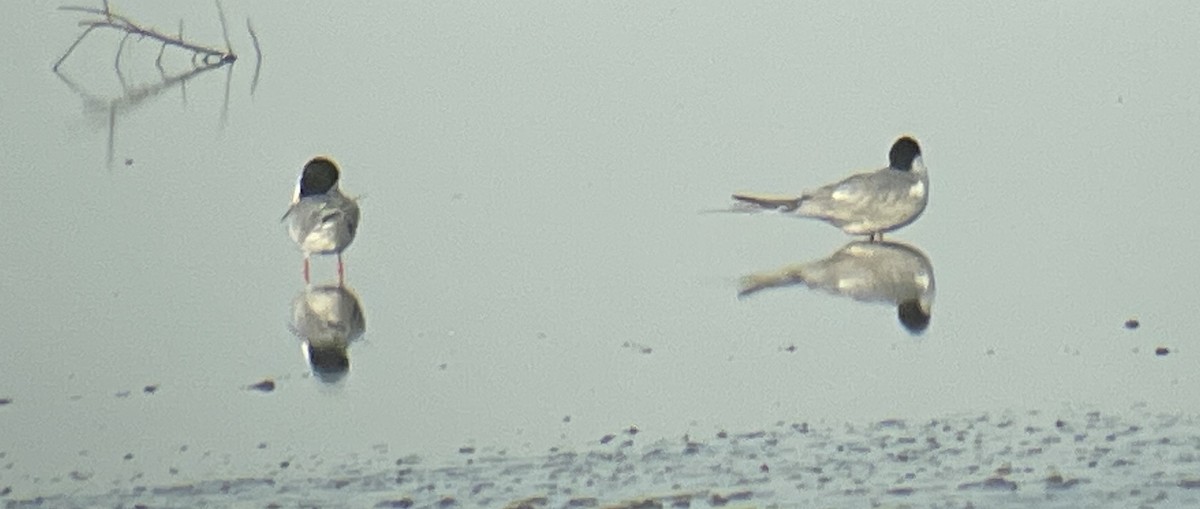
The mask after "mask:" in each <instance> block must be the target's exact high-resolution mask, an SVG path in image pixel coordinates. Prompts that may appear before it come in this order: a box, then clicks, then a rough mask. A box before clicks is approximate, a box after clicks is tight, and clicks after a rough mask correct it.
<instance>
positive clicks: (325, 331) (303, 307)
mask: <svg viewBox="0 0 1200 509" xmlns="http://www.w3.org/2000/svg"><path fill="white" fill-rule="evenodd" d="M289 328H291V330H292V333H294V334H295V335H296V337H298V338H300V340H301V341H302V342H303V344H302V346H301V348H302V349H303V351H304V356H305V358H306V359H307V360H308V364H309V366H310V367H311V368H312V372H313V374H314V375H316V377H317V379H319V380H321V381H322V382H325V383H334V382H337V381H338V380H341V379H342V378H343V377H345V376H346V374H347V373H349V371H350V354H349V352H348V351H347V349H348V348H349V346H350V343H351V342H353V341H354V340H356V339H358V338H359V337H361V336H362V334H363V332H364V331H365V330H366V328H367V324H366V319H365V318H363V310H362V302H361V301H360V300H359V298H358V296H357V295H356V294H355V293H354V291H353V290H351V289H349V288H347V287H345V286H342V285H332V284H330V285H322V286H309V287H307V288H305V289H304V291H302V292H300V293H299V294H298V295H296V298H295V299H293V300H292V321H291V323H290V324H289Z"/></svg>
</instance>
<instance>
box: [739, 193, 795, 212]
mask: <svg viewBox="0 0 1200 509" xmlns="http://www.w3.org/2000/svg"><path fill="white" fill-rule="evenodd" d="M801 198H802V197H800V196H792V195H787V194H767V193H734V194H733V199H735V200H737V201H740V202H745V203H750V204H753V205H756V206H758V207H759V208H763V209H771V210H783V211H784V212H791V211H793V210H796V208H797V207H799V206H800V200H801Z"/></svg>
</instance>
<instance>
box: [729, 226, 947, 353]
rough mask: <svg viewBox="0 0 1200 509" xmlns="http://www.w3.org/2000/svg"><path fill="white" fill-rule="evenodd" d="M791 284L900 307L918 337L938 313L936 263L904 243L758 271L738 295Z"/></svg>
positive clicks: (859, 246)
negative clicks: (934, 305)
mask: <svg viewBox="0 0 1200 509" xmlns="http://www.w3.org/2000/svg"><path fill="white" fill-rule="evenodd" d="M791 285H805V286H808V287H809V288H814V289H819V290H824V291H826V292H829V293H832V294H835V295H844V296H846V297H850V298H852V299H854V300H857V301H862V302H886V303H892V304H895V305H896V312H897V315H898V316H899V319H900V323H901V324H902V325H904V327H905V328H906V329H908V331H909V332H911V333H913V334H920V333H922V332H924V331H925V329H926V328H927V327H929V319H930V314H931V313H932V311H933V309H932V308H933V298H934V293H935V286H934V281H933V265H932V264H931V263H930V261H929V257H928V256H926V255H925V253H924V252H922V251H921V250H920V249H917V248H915V247H913V246H910V245H908V244H903V243H900V242H892V241H883V242H868V241H854V242H851V243H849V244H846V245H845V246H843V247H842V248H841V249H839V250H838V251H837V252H835V253H833V254H831V255H829V256H828V257H826V258H824V259H821V260H815V261H811V262H804V263H796V264H792V265H788V266H786V267H783V268H781V269H779V270H775V271H764V272H756V273H754V274H750V275H748V276H745V277H743V278H742V280H741V288H740V289H739V291H738V296H739V297H744V296H747V295H750V294H753V293H756V292H759V291H762V290H765V289H768V288H778V287H783V286H791Z"/></svg>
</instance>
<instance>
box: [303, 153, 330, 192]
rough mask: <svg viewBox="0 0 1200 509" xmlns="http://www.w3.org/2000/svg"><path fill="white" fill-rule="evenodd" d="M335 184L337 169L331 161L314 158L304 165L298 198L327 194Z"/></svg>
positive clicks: (324, 158) (323, 158)
mask: <svg viewBox="0 0 1200 509" xmlns="http://www.w3.org/2000/svg"><path fill="white" fill-rule="evenodd" d="M337 182H338V169H337V165H336V164H334V162H333V160H331V159H329V158H326V157H314V158H313V159H312V160H311V161H309V162H308V164H306V165H304V173H303V174H301V176H300V197H301V198H303V197H305V196H314V195H318V194H325V193H328V192H329V190H330V189H333V188H334V187H335V186H337Z"/></svg>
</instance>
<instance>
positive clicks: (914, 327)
mask: <svg viewBox="0 0 1200 509" xmlns="http://www.w3.org/2000/svg"><path fill="white" fill-rule="evenodd" d="M896 314H897V315H899V316H900V323H901V324H904V328H905V329H908V332H911V333H913V334H920V333H922V332H925V329H926V328H928V327H929V312H928V311H926V310H925V309H923V308H922V307H921V303H920V302H917V301H916V300H906V301H904V302H901V303H900V305H899V306H897V307H896Z"/></svg>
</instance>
